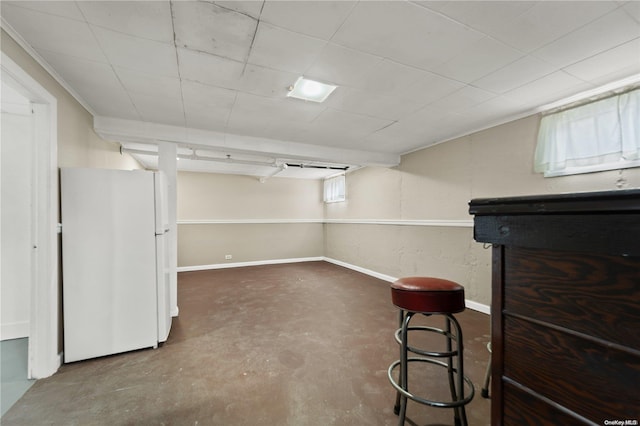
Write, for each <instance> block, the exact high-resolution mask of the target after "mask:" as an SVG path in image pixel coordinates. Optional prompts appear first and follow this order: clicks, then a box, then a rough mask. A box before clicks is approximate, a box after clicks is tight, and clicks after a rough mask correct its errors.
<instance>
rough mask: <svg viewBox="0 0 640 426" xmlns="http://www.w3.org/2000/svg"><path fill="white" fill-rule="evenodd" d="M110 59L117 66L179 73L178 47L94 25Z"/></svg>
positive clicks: (164, 72)
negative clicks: (176, 49) (176, 48)
mask: <svg viewBox="0 0 640 426" xmlns="http://www.w3.org/2000/svg"><path fill="white" fill-rule="evenodd" d="M93 31H94V34H95V35H96V37H97V38H98V41H99V42H100V45H101V46H102V49H103V50H104V52H105V54H106V55H107V58H109V62H110V63H111V64H113V65H114V66H118V67H122V68H128V69H131V70H134V71H138V72H145V73H149V74H152V75H159V76H165V77H175V78H177V77H178V63H177V59H176V51H175V48H174V47H173V46H171V45H169V44H165V43H161V42H158V41H153V40H148V39H144V38H139V37H133V36H129V35H126V34H122V33H118V32H115V31H111V30H107V29H105V28H101V27H94V29H93Z"/></svg>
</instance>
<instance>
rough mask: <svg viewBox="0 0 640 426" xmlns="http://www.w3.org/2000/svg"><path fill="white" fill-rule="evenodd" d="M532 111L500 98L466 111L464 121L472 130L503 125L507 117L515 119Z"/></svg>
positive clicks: (510, 100) (518, 103)
mask: <svg viewBox="0 0 640 426" xmlns="http://www.w3.org/2000/svg"><path fill="white" fill-rule="evenodd" d="M530 111H531V109H530V108H528V107H526V106H525V105H522V104H521V103H520V102H517V101H514V100H513V99H509V98H506V97H504V96H499V97H496V98H492V99H489V100H488V101H486V102H482V103H480V104H478V105H476V106H474V107H471V108H469V109H467V110H466V111H464V113H463V114H462V115H463V116H464V121H465V122H466V123H467V124H468V125H469V126H471V129H472V130H479V129H481V128H487V127H489V126H493V125H497V124H502V123H503V122H505V121H506V119H507V117H510V119H514V118H515V117H517V116H519V115H522V114H525V113H528V112H530Z"/></svg>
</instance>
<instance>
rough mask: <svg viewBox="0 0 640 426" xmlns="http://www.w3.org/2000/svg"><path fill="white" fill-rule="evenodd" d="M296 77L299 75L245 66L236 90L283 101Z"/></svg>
mask: <svg viewBox="0 0 640 426" xmlns="http://www.w3.org/2000/svg"><path fill="white" fill-rule="evenodd" d="M298 77H299V74H294V73H290V72H285V71H279V70H274V69H270V68H265V67H261V66H258V65H252V64H247V66H246V68H245V70H244V74H243V75H242V78H241V79H240V80H239V82H238V84H239V85H238V88H239V90H242V91H245V92H248V93H251V94H254V95H260V96H269V97H274V98H281V99H285V98H287V93H288V92H289V86H291V85H292V84H294V83H295V82H296V80H297V79H298ZM287 99H288V100H291V98H287Z"/></svg>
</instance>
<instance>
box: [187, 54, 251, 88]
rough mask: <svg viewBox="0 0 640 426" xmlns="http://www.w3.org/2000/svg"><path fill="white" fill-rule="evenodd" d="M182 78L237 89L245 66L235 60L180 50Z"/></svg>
mask: <svg viewBox="0 0 640 426" xmlns="http://www.w3.org/2000/svg"><path fill="white" fill-rule="evenodd" d="M178 62H179V63H180V77H181V78H183V79H185V80H192V81H197V82H200V83H204V84H209V85H212V86H219V87H224V88H228V89H236V88H237V86H238V83H237V80H238V79H239V78H240V77H241V76H242V71H243V69H244V64H243V63H242V62H238V61H235V60H233V59H227V58H223V57H220V56H215V55H212V54H209V53H204V52H196V51H193V50H189V49H183V48H178Z"/></svg>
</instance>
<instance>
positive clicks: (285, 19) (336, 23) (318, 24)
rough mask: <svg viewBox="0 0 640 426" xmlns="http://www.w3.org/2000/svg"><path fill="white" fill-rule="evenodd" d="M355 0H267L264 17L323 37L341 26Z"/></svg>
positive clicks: (291, 29) (310, 34) (263, 18)
mask: <svg viewBox="0 0 640 426" xmlns="http://www.w3.org/2000/svg"><path fill="white" fill-rule="evenodd" d="M356 3H357V2H355V1H267V2H265V5H264V9H263V10H262V16H261V20H262V21H264V22H268V23H270V24H273V25H275V26H277V27H280V28H285V29H287V30H290V31H293V32H297V33H300V34H306V35H309V36H312V37H316V38H320V39H323V40H329V39H331V36H333V34H334V33H335V32H336V31H337V30H338V28H340V25H342V23H343V22H344V20H345V19H346V17H347V16H348V15H349V13H350V12H351V10H352V9H353V7H354V6H355V4H356Z"/></svg>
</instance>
